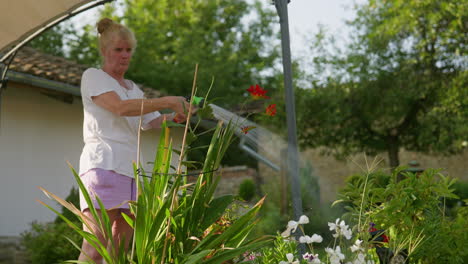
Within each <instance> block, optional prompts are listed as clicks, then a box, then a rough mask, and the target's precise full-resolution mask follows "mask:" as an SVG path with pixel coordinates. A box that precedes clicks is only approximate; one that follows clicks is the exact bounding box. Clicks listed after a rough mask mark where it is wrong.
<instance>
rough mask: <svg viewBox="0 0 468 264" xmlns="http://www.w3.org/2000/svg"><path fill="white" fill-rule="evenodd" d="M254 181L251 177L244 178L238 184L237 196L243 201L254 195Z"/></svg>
mask: <svg viewBox="0 0 468 264" xmlns="http://www.w3.org/2000/svg"><path fill="white" fill-rule="evenodd" d="M255 189H256V187H255V183H254V181H253V180H251V179H245V180H243V181H242V182H241V184H240V185H239V197H240V198H242V199H244V200H245V201H250V200H252V198H254V197H255Z"/></svg>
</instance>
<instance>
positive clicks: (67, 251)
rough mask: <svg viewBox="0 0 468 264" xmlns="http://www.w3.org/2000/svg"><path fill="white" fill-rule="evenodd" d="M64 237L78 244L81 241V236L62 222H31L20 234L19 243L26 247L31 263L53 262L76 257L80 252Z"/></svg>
mask: <svg viewBox="0 0 468 264" xmlns="http://www.w3.org/2000/svg"><path fill="white" fill-rule="evenodd" d="M66 237H68V238H70V239H72V240H73V241H75V242H76V243H78V244H79V243H80V242H81V237H80V236H79V235H78V234H77V233H76V232H74V231H73V229H71V228H70V227H69V226H68V225H67V224H66V223H64V222H61V223H45V224H41V223H37V222H33V223H32V224H31V229H29V230H27V231H25V232H24V233H22V234H21V239H22V242H21V243H22V245H23V246H24V247H25V248H26V252H27V254H28V257H29V259H30V260H31V263H34V264H55V263H62V261H65V260H69V259H77V258H78V255H79V254H80V252H79V250H78V249H76V248H75V247H74V246H73V245H72V244H70V241H68V240H67V239H66Z"/></svg>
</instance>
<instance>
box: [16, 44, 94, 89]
mask: <svg viewBox="0 0 468 264" xmlns="http://www.w3.org/2000/svg"><path fill="white" fill-rule="evenodd" d="M87 68H88V67H87V66H85V65H81V64H78V63H75V62H72V61H69V60H66V59H64V58H61V57H57V56H52V55H49V54H45V53H42V52H39V51H37V50H35V49H33V48H30V47H23V48H21V49H20V50H19V51H18V53H17V54H16V56H15V58H14V59H13V62H12V63H11V65H10V70H12V71H16V72H22V73H28V74H31V75H34V76H37V77H42V78H45V79H48V80H52V81H58V82H62V83H66V84H71V85H75V86H79V85H80V81H81V74H82V73H83V71H85V70H86V69H87Z"/></svg>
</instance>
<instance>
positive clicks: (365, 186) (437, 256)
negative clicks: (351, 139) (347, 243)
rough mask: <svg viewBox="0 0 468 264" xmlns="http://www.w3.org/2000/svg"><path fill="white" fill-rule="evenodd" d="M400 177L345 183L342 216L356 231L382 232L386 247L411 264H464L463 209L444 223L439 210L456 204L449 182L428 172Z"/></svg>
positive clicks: (467, 227) (366, 177) (365, 177)
mask: <svg viewBox="0 0 468 264" xmlns="http://www.w3.org/2000/svg"><path fill="white" fill-rule="evenodd" d="M400 172H401V169H400V170H397V171H396V172H394V173H393V175H391V176H388V177H385V175H384V174H383V173H381V172H378V173H369V174H366V175H361V176H357V175H356V176H352V177H350V178H349V179H348V181H347V186H346V187H345V189H344V190H342V191H341V192H340V198H341V200H340V201H341V202H345V203H346V204H347V206H346V209H347V210H348V212H349V214H348V216H349V217H350V218H351V219H352V220H353V222H354V223H356V224H358V229H360V230H365V229H367V227H368V224H369V223H370V222H373V223H375V224H376V228H377V229H385V230H386V233H387V234H388V235H389V236H390V244H389V245H390V247H391V248H393V249H395V248H405V249H408V250H409V253H410V259H411V261H414V263H419V262H418V261H421V263H464V262H463V261H464V260H463V259H464V258H466V257H467V256H468V250H467V242H466V241H468V240H467V231H468V220H467V218H466V216H465V215H464V214H466V211H467V207H466V205H463V206H462V207H461V208H459V210H458V212H457V213H456V215H455V216H453V217H450V216H447V214H446V208H445V206H444V201H445V200H446V199H457V198H458V197H457V196H456V195H455V194H453V189H452V187H453V184H454V182H455V181H454V180H452V179H449V178H448V177H445V176H443V175H441V174H440V173H438V172H437V171H435V170H432V169H428V170H426V171H424V172H423V173H421V174H419V175H415V174H413V173H407V172H405V173H403V174H404V177H403V178H402V179H398V174H399V173H400ZM387 180H388V183H386V181H387ZM418 237H419V238H421V242H420V243H419V244H418V243H417V241H418Z"/></svg>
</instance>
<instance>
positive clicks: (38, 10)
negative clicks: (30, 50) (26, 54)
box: [0, 0, 93, 53]
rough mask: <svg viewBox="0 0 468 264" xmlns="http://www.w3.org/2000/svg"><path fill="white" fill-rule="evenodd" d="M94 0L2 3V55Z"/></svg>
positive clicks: (38, 0)
mask: <svg viewBox="0 0 468 264" xmlns="http://www.w3.org/2000/svg"><path fill="white" fill-rule="evenodd" d="M90 2H93V0H2V1H0V10H1V11H2V13H1V15H0V53H3V52H5V51H6V50H7V49H9V48H11V47H13V46H14V45H15V44H17V43H18V42H20V41H22V40H24V39H25V38H27V37H28V36H29V35H30V34H32V33H34V32H35V31H37V30H38V29H40V28H41V27H44V26H45V25H47V24H49V23H50V22H52V21H54V20H56V19H58V18H60V17H61V16H64V15H66V14H67V13H69V12H71V11H73V10H75V9H77V8H79V7H80V6H82V5H85V4H87V3H90Z"/></svg>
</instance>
